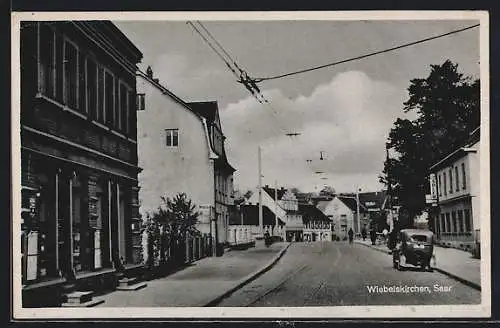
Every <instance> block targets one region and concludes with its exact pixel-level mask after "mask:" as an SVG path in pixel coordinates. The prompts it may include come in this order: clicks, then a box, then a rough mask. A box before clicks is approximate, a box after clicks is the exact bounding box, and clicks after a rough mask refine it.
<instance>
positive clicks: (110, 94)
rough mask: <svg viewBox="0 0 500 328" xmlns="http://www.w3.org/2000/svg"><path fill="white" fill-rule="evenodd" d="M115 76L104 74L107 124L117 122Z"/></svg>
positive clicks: (106, 72)
mask: <svg viewBox="0 0 500 328" xmlns="http://www.w3.org/2000/svg"><path fill="white" fill-rule="evenodd" d="M114 80H115V79H114V77H113V75H112V74H111V73H110V72H108V71H105V72H104V118H105V121H106V123H107V124H110V125H112V124H113V123H114V122H115V115H114V114H115V113H114V111H115V85H114V84H115V83H114V82H115V81H114Z"/></svg>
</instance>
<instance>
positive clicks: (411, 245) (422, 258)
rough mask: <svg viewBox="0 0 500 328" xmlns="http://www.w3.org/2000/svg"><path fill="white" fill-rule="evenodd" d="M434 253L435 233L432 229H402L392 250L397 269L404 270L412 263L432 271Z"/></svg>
mask: <svg viewBox="0 0 500 328" xmlns="http://www.w3.org/2000/svg"><path fill="white" fill-rule="evenodd" d="M433 254H434V233H433V232H432V231H429V230H420V229H403V230H401V231H400V233H399V236H398V239H397V243H396V247H395V248H394V249H393V251H392V264H393V267H394V268H395V269H397V270H403V269H405V267H406V266H407V265H408V264H410V265H412V266H415V267H419V268H421V269H422V270H425V269H427V270H429V271H432V268H431V259H432V257H433Z"/></svg>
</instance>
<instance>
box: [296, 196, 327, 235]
mask: <svg viewBox="0 0 500 328" xmlns="http://www.w3.org/2000/svg"><path fill="white" fill-rule="evenodd" d="M299 212H300V213H301V214H302V221H303V226H304V241H310V242H315V241H332V228H333V225H332V220H330V218H328V217H327V216H326V215H325V214H323V212H321V211H320V210H319V209H318V208H317V207H316V206H314V205H310V204H299Z"/></svg>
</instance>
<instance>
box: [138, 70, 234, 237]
mask: <svg viewBox="0 0 500 328" xmlns="http://www.w3.org/2000/svg"><path fill="white" fill-rule="evenodd" d="M137 92H138V97H139V98H138V99H139V101H138V103H139V104H140V106H139V111H138V114H137V116H138V121H137V125H138V131H137V134H138V155H139V165H140V166H141V167H142V168H143V171H142V172H141V173H140V174H139V183H140V187H141V189H140V195H139V197H140V202H141V212H142V214H143V217H146V216H147V215H148V213H152V212H153V211H155V210H157V208H158V206H159V205H160V204H161V199H160V197H162V196H164V197H170V198H172V197H174V196H175V195H176V194H178V193H181V192H182V193H185V194H186V195H187V196H188V197H189V198H190V199H191V200H192V201H193V203H194V204H195V205H196V206H197V208H196V210H198V211H199V212H201V215H200V216H199V222H198V225H197V228H198V230H199V231H200V232H201V233H204V234H211V235H212V236H214V238H216V239H217V242H218V243H224V242H225V241H226V240H227V238H228V232H227V227H228V225H229V214H230V213H229V212H230V211H229V207H230V206H231V205H232V204H233V198H232V197H233V172H234V171H235V169H234V168H233V167H232V166H231V165H230V164H229V163H228V161H227V158H226V154H225V150H224V139H225V137H224V135H223V134H222V131H221V128H220V121H219V114H218V108H217V103H216V102H206V103H186V102H184V101H183V100H182V99H180V98H179V97H177V96H176V95H175V94H174V93H172V92H171V91H170V90H168V89H167V88H166V87H165V86H163V85H161V84H160V83H159V81H158V79H155V78H153V71H152V70H151V69H150V68H149V69H148V71H147V73H142V72H138V73H137Z"/></svg>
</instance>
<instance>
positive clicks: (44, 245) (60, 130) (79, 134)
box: [20, 21, 142, 306]
mask: <svg viewBox="0 0 500 328" xmlns="http://www.w3.org/2000/svg"><path fill="white" fill-rule="evenodd" d="M141 58H142V54H141V52H140V51H139V50H138V49H137V48H136V47H135V46H134V45H133V44H132V43H131V42H130V41H129V39H127V37H126V36H125V35H124V34H123V33H122V32H121V31H120V30H119V29H118V28H117V27H116V26H115V25H113V24H112V23H111V22H108V21H58V22H23V24H22V26H21V86H20V87H21V170H22V181H21V184H22V213H21V216H22V227H21V230H22V236H21V238H22V245H23V246H22V255H23V256H22V283H23V301H25V306H29V304H27V303H26V302H28V301H31V302H35V301H36V300H37V301H36V302H39V301H40V300H41V299H42V300H45V302H42V303H44V305H50V304H49V303H50V302H51V300H53V301H54V302H56V303H57V300H54V299H55V297H56V296H55V295H57V294H58V293H57V291H58V289H57V288H58V287H60V286H61V285H62V284H65V283H68V282H71V283H73V284H81V285H86V286H88V285H89V284H93V283H102V282H103V281H105V279H104V278H106V277H108V276H112V275H113V274H114V273H115V272H116V270H117V268H119V269H120V270H123V269H125V270H128V269H130V270H132V269H133V268H136V267H138V266H139V265H140V264H141V263H142V247H141V239H140V233H141V224H140V222H141V219H140V215H139V212H138V206H139V203H138V181H137V175H138V172H139V171H140V168H139V167H138V162H137V137H136V76H135V72H136V70H137V67H136V65H137V63H138V62H139V61H140V60H141ZM54 288H55V289H54ZM54 291H56V292H54ZM37 292H38V293H37ZM36 295H38V297H37V296H36ZM25 296H27V297H25Z"/></svg>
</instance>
